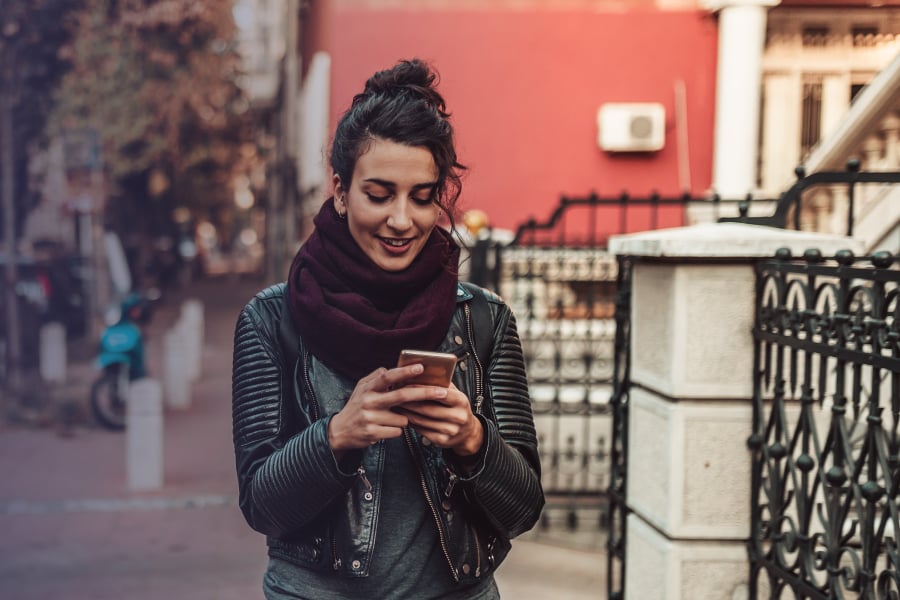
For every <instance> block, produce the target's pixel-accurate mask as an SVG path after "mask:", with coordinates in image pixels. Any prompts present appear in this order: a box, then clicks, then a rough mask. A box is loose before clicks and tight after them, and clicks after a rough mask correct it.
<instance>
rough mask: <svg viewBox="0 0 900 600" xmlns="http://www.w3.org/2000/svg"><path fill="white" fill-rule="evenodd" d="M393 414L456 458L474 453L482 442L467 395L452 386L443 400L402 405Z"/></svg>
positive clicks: (482, 433)
mask: <svg viewBox="0 0 900 600" xmlns="http://www.w3.org/2000/svg"><path fill="white" fill-rule="evenodd" d="M394 411H395V412H398V413H400V414H403V415H405V416H406V417H407V419H409V425H410V426H411V427H412V428H413V429H415V430H416V431H418V432H419V435H421V436H423V437H425V438H428V440H429V441H430V442H431V443H432V444H434V445H435V446H438V447H439V448H449V449H450V450H452V451H453V452H455V453H456V454H458V455H460V456H470V455H472V454H476V453H477V452H478V451H479V450H480V449H481V445H482V444H483V443H484V430H483V429H482V428H481V421H479V420H478V418H477V417H476V416H475V415H474V414H473V413H472V405H471V403H470V402H469V398H468V396H466V395H465V394H464V393H462V392H461V391H460V390H459V389H458V388H457V387H456V386H455V385H453V384H452V383H451V384H450V387H449V388H448V389H447V396H446V397H445V398H444V399H443V400H440V401H437V400H420V401H413V402H405V403H403V404H400V405H397V406H395V407H394Z"/></svg>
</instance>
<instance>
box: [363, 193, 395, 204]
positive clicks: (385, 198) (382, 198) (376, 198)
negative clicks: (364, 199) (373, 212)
mask: <svg viewBox="0 0 900 600" xmlns="http://www.w3.org/2000/svg"><path fill="white" fill-rule="evenodd" d="M366 196H368V197H369V200H371V201H372V202H375V203H376V204H381V203H382V202H387V201H388V199H389V198H390V196H376V195H375V194H366Z"/></svg>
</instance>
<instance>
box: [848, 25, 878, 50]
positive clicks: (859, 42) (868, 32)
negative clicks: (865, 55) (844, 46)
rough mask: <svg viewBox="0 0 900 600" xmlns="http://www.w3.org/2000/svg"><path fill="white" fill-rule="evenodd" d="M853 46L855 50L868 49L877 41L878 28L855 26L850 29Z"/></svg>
mask: <svg viewBox="0 0 900 600" xmlns="http://www.w3.org/2000/svg"><path fill="white" fill-rule="evenodd" d="M850 34H851V36H852V38H853V45H854V46H855V47H857V48H869V47H872V46H874V45H875V43H876V41H877V40H878V27H875V26H872V25H855V26H854V27H852V28H851V29H850Z"/></svg>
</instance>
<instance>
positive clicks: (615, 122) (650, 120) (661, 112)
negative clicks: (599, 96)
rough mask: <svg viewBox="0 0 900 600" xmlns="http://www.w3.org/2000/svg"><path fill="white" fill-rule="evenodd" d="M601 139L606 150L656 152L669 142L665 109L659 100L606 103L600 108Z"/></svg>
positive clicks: (601, 146) (602, 146) (600, 142)
mask: <svg viewBox="0 0 900 600" xmlns="http://www.w3.org/2000/svg"><path fill="white" fill-rule="evenodd" d="M597 127H598V128H599V135H598V143H599V144H600V148H602V149H603V150H606V151H607V152H653V151H655V150H662V147H663V146H664V145H665V142H666V109H665V108H664V107H663V105H662V104H659V103H656V102H631V103H614V102H610V103H607V104H604V105H603V106H601V107H600V110H599V111H597Z"/></svg>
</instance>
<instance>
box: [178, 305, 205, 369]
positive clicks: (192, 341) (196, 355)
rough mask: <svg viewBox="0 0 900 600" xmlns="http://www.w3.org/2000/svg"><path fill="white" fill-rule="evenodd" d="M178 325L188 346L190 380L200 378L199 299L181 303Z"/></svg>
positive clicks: (200, 311) (201, 330)
mask: <svg viewBox="0 0 900 600" xmlns="http://www.w3.org/2000/svg"><path fill="white" fill-rule="evenodd" d="M178 327H179V328H180V329H181V332H182V335H183V336H184V344H185V346H186V347H187V348H188V361H189V363H188V366H189V367H190V370H189V371H188V373H189V375H190V379H191V381H197V380H198V379H200V372H201V365H202V362H203V336H204V323H203V303H202V302H201V301H199V300H195V299H191V300H185V301H184V303H183V304H182V305H181V317H180V319H179V320H178Z"/></svg>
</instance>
